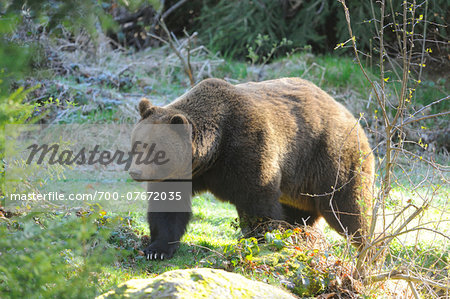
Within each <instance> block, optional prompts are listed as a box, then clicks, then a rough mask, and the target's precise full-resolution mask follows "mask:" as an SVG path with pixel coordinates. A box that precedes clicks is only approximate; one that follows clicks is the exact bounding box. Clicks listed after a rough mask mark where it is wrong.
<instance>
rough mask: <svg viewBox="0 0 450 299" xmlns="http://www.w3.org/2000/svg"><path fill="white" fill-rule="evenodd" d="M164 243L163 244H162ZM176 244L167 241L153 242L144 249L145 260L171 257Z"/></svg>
mask: <svg viewBox="0 0 450 299" xmlns="http://www.w3.org/2000/svg"><path fill="white" fill-rule="evenodd" d="M163 243H165V244H163ZM177 247H178V246H177V245H174V244H169V243H168V242H154V243H152V244H150V245H149V246H148V247H147V248H146V249H144V253H145V256H146V257H147V260H164V259H170V258H172V256H173V254H174V253H175V251H176V249H177Z"/></svg>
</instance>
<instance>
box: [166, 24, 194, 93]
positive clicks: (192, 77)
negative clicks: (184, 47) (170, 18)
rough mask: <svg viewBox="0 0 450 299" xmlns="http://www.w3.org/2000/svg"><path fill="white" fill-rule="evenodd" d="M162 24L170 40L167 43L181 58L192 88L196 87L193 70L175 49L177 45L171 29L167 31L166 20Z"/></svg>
mask: <svg viewBox="0 0 450 299" xmlns="http://www.w3.org/2000/svg"><path fill="white" fill-rule="evenodd" d="M160 24H161V27H162V28H163V30H164V31H165V32H166V34H167V38H168V39H169V40H168V41H167V43H168V44H169V46H170V48H171V49H172V50H173V51H174V53H175V54H176V55H177V56H178V58H180V60H181V63H182V64H183V67H184V71H185V72H186V74H187V75H188V77H189V81H190V83H191V87H192V86H194V85H195V80H194V76H193V75H192V69H191V67H190V65H189V63H188V62H187V61H186V59H185V58H184V57H183V55H182V54H181V52H180V51H179V50H178V49H177V47H175V43H174V41H173V39H172V35H171V33H170V31H169V29H167V26H166V23H164V19H161V20H160ZM188 56H189V52H188ZM188 60H189V57H188Z"/></svg>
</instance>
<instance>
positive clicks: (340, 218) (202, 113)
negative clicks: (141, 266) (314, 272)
mask: <svg viewBox="0 0 450 299" xmlns="http://www.w3.org/2000/svg"><path fill="white" fill-rule="evenodd" d="M139 111H140V115H141V117H142V118H141V120H140V121H139V122H138V124H137V125H136V127H137V128H139V127H140V126H143V125H145V124H171V123H172V124H190V125H192V135H191V143H192V188H193V193H199V192H204V191H209V192H211V193H212V194H214V195H215V196H216V197H217V198H218V199H219V200H223V201H228V202H230V203H232V204H234V205H235V206H236V209H237V212H238V215H239V219H240V225H241V228H242V229H243V232H244V233H245V232H249V231H252V230H253V229H254V228H255V227H256V226H257V225H258V224H259V223H260V221H262V220H266V219H274V220H285V221H287V222H290V223H300V224H303V223H305V224H308V225H312V224H314V223H315V222H316V221H317V220H318V219H319V218H320V217H323V218H324V219H325V220H326V221H327V223H328V224H329V225H330V226H331V227H332V228H333V229H335V230H336V231H337V232H339V233H340V234H342V235H348V236H350V237H351V238H352V243H353V244H354V245H356V246H357V247H359V246H361V245H363V244H364V242H365V236H366V233H367V229H368V225H367V223H368V217H369V212H370V211H371V202H372V188H373V179H374V158H373V154H372V151H371V148H370V145H369V142H368V140H367V137H366V135H365V133H364V130H363V129H362V127H361V126H360V125H359V123H358V121H357V120H356V119H355V118H354V117H353V116H352V114H351V113H350V112H349V111H348V110H347V109H346V108H345V107H344V106H342V105H341V104H340V103H338V102H336V101H335V100H334V99H333V98H332V97H331V96H329V95H328V94H327V93H326V92H324V91H323V90H321V89H320V88H319V87H317V86H316V85H314V84H313V83H311V82H309V81H306V80H302V79H298V78H282V79H277V80H270V81H264V82H258V83H254V82H249V83H244V84H238V85H232V84H229V83H227V82H225V81H223V80H220V79H207V80H204V81H202V82H200V83H199V84H197V85H196V86H195V87H193V88H192V89H191V90H190V91H188V92H187V93H185V94H184V95H182V96H181V97H179V98H178V99H177V100H175V101H174V102H172V103H170V104H168V105H167V106H164V107H156V106H153V105H152V104H151V103H150V102H149V101H148V100H146V99H143V100H142V101H141V102H140V103H139ZM134 138H136V136H134ZM140 138H144V139H145V137H140ZM144 141H148V140H144ZM135 169H136V168H135V167H132V168H131V169H130V174H131V175H132V177H133V178H134V179H138V180H139V172H137V171H135ZM189 216H190V213H183V212H177V213H175V212H172V213H170V212H169V213H155V212H153V213H152V212H149V213H148V220H149V224H150V233H151V244H150V245H149V247H148V248H146V249H145V253H146V255H147V257H148V258H151V259H153V258H158V259H159V258H161V259H163V258H170V257H172V255H173V253H174V252H175V250H176V248H177V245H178V243H179V241H180V239H181V237H182V235H183V234H184V232H185V230H186V227H187V224H188V221H189Z"/></svg>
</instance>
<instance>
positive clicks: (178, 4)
mask: <svg viewBox="0 0 450 299" xmlns="http://www.w3.org/2000/svg"><path fill="white" fill-rule="evenodd" d="M186 1H187V0H180V1H178V2H177V3H175V4H174V5H172V6H171V7H170V8H169V9H168V10H166V11H165V12H164V13H163V15H162V16H161V19H165V18H167V16H168V15H170V14H171V13H172V12H173V11H174V10H175V9H177V8H178V7H180V6H181V5H183V4H184V3H185V2H186Z"/></svg>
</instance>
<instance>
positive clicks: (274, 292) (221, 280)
mask: <svg viewBox="0 0 450 299" xmlns="http://www.w3.org/2000/svg"><path fill="white" fill-rule="evenodd" d="M199 297H201V298H221V299H222V298H223V299H225V298H280V299H281V298H296V297H295V296H293V295H291V294H289V293H287V292H286V291H284V290H282V289H280V288H277V287H274V286H271V285H269V284H266V283H263V282H259V281H254V280H250V279H247V278H245V277H243V276H242V275H239V274H235V273H230V272H226V271H224V270H217V269H208V268H199V269H186V270H174V271H169V272H166V273H163V274H161V275H159V276H157V277H155V278H152V279H132V280H129V281H127V282H124V283H122V284H120V285H119V286H118V287H117V288H116V289H115V290H112V291H109V292H107V293H105V294H103V295H100V296H99V297H97V299H106V298H199Z"/></svg>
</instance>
